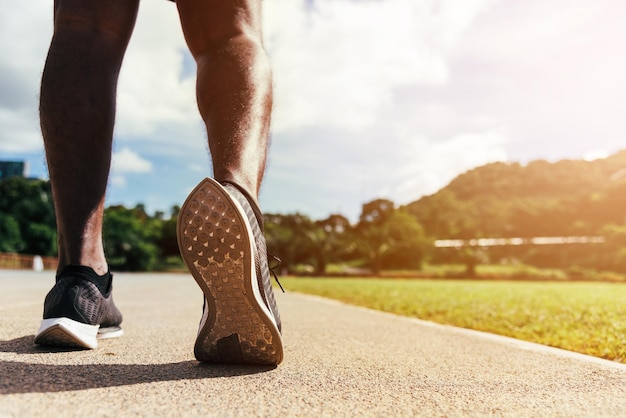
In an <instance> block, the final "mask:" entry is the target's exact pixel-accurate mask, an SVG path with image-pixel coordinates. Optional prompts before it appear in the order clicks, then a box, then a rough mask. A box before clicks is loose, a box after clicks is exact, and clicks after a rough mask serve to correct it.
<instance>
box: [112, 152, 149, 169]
mask: <svg viewBox="0 0 626 418" xmlns="http://www.w3.org/2000/svg"><path fill="white" fill-rule="evenodd" d="M111 170H112V171H113V172H114V173H115V174H121V173H150V172H152V163H151V162H150V161H148V160H146V159H144V158H142V157H140V156H139V154H137V153H136V152H134V151H133V150H131V149H130V148H127V147H125V148H122V149H121V150H119V151H117V152H114V153H113V160H112V164H111Z"/></svg>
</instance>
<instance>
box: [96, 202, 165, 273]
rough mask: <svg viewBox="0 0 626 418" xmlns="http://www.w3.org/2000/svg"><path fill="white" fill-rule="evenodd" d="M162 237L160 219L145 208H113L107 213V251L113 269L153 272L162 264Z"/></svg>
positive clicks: (105, 237) (105, 246)
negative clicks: (159, 242)
mask: <svg viewBox="0 0 626 418" xmlns="http://www.w3.org/2000/svg"><path fill="white" fill-rule="evenodd" d="M160 237H161V228H160V223H159V222H158V220H155V219H153V218H150V217H149V216H148V215H147V214H146V212H145V210H144V208H143V206H141V205H138V206H137V207H135V208H134V209H127V208H125V207H124V206H110V207H108V208H107V209H106V210H105V214H104V248H105V252H106V255H107V259H108V262H109V265H110V267H111V268H112V269H118V270H127V271H150V270H154V269H155V268H156V267H157V266H158V265H159V257H160V256H161V252H160V250H159V248H158V246H157V245H156V242H157V241H158V240H159V239H160Z"/></svg>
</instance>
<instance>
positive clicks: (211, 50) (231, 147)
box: [176, 0, 272, 198]
mask: <svg viewBox="0 0 626 418" xmlns="http://www.w3.org/2000/svg"><path fill="white" fill-rule="evenodd" d="M176 4H177V6H178V11H179V15H180V20H181V24H182V28H183V32H184V34H185V39H186V41H187V45H188V46H189V50H190V51H191V53H192V55H193V56H194V58H195V60H196V63H197V66H198V76H197V98H198V108H199V110H200V114H201V115H202V118H203V120H204V122H205V124H206V129H207V134H208V140H209V148H210V150H211V156H212V159H213V167H214V170H215V173H214V175H215V178H216V179H217V180H220V181H222V180H227V181H232V182H235V183H237V184H239V185H240V186H242V187H244V188H245V189H246V190H247V191H248V192H249V193H250V194H251V195H252V196H253V197H255V198H256V197H257V196H258V192H259V189H260V186H261V181H262V179H263V173H264V170H265V162H266V158H267V148H268V136H269V126H270V114H271V108H272V76H271V69H270V66H269V60H268V58H267V55H266V53H265V50H264V48H263V42H262V32H261V0H228V1H224V0H204V1H198V0H177V3H176Z"/></svg>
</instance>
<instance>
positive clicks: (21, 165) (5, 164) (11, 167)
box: [0, 161, 28, 181]
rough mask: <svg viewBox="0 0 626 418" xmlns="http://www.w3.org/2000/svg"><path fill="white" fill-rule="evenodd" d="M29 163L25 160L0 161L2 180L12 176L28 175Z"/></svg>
mask: <svg viewBox="0 0 626 418" xmlns="http://www.w3.org/2000/svg"><path fill="white" fill-rule="evenodd" d="M27 175H28V164H27V163H26V162H25V161H0V181H2V180H5V179H8V178H11V177H26V176H27Z"/></svg>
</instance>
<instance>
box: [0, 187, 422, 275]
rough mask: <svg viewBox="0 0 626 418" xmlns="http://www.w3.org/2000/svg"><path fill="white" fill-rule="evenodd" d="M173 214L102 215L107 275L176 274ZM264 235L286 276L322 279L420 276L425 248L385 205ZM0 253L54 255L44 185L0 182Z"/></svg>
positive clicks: (278, 220) (413, 225)
mask: <svg viewBox="0 0 626 418" xmlns="http://www.w3.org/2000/svg"><path fill="white" fill-rule="evenodd" d="M179 211H180V207H179V206H173V207H172V208H171V211H170V213H169V214H168V216H166V214H165V213H164V212H156V213H155V214H154V215H150V214H148V213H147V212H146V210H145V207H144V206H143V205H141V204H140V205H137V206H135V207H133V208H126V207H124V206H121V205H115V206H109V207H107V208H106V209H105V213H104V236H103V240H104V247H105V251H106V255H107V259H108V262H109V264H110V266H111V268H112V269H115V270H123V271H152V270H163V269H173V268H182V266H183V264H182V261H181V259H180V256H179V252H178V246H177V242H176V222H177V219H178V213H179ZM264 227H265V232H266V236H267V243H268V250H269V251H270V252H271V253H273V254H276V255H277V256H279V257H280V259H281V260H282V262H281V265H282V268H283V269H287V270H288V271H300V272H311V273H316V274H324V273H325V272H326V270H327V267H328V265H329V264H330V263H346V264H347V265H352V266H353V267H354V268H360V267H363V266H366V267H368V268H370V269H371V270H372V271H374V272H375V273H378V272H380V271H381V270H382V269H388V268H392V267H395V268H407V269H419V268H420V267H421V263H422V262H423V260H424V255H425V254H426V252H427V250H428V248H429V247H430V246H431V242H429V239H428V238H427V237H426V236H425V235H424V231H423V228H422V227H421V226H420V225H419V224H418V222H417V221H416V220H415V219H414V218H413V217H411V216H409V215H408V213H406V212H405V211H400V210H395V208H394V204H393V202H391V201H389V200H384V199H378V200H375V201H372V202H370V203H368V204H365V205H363V213H362V214H361V218H360V220H359V222H358V224H357V225H351V224H350V222H349V221H348V219H347V218H345V217H344V216H342V215H339V214H336V215H332V216H330V217H328V218H327V219H324V220H312V219H310V218H309V217H307V216H305V215H301V214H288V215H281V214H265V215H264ZM0 252H5V253H23V254H37V255H42V256H55V255H56V254H57V242H56V225H55V218H54V207H53V204H52V194H51V189H50V183H49V182H48V181H43V180H35V179H24V178H19V177H14V178H11V179H7V180H4V181H2V182H0ZM364 260H367V261H365V262H364ZM302 266H305V267H304V268H302Z"/></svg>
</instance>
